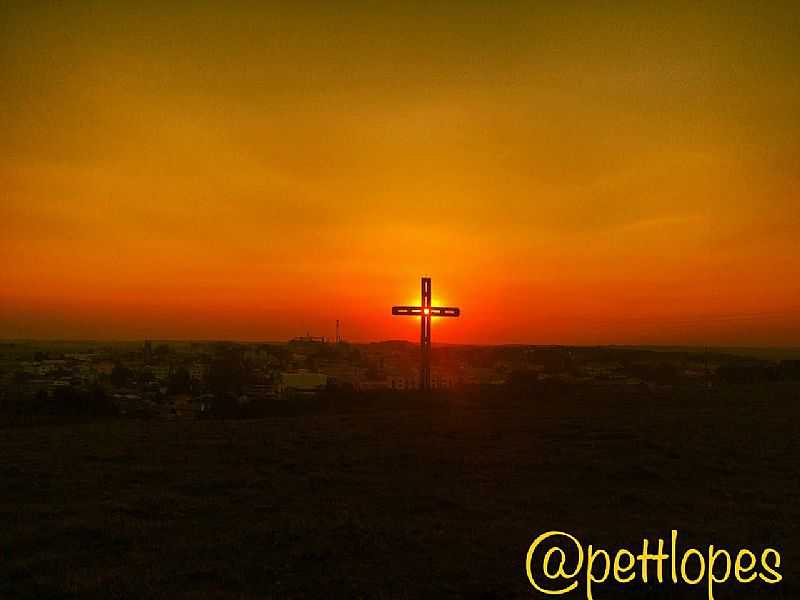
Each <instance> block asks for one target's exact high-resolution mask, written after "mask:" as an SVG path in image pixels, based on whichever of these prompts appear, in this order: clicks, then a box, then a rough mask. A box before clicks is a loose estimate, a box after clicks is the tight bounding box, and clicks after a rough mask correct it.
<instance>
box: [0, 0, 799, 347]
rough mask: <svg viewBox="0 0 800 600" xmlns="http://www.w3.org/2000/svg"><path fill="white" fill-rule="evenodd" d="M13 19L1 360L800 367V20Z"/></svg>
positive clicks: (49, 8)
mask: <svg viewBox="0 0 800 600" xmlns="http://www.w3.org/2000/svg"><path fill="white" fill-rule="evenodd" d="M450 4H451V3H445V2H425V3H421V2H410V3H404V4H403V5H402V6H394V7H387V6H377V5H373V4H364V3H361V2H355V1H351V2H341V3H335V4H329V3H317V2H298V3H293V4H292V5H291V6H282V5H280V4H278V3H251V2H230V3H225V5H224V6H223V5H222V4H220V3H214V2H197V3H193V5H192V7H191V9H190V8H187V6H186V5H185V4H183V3H177V2H161V3H134V2H112V1H109V2H91V1H89V2H82V3H79V4H78V3H76V4H68V3H62V4H44V3H41V4H39V3H37V4H35V5H32V4H31V3H23V2H17V1H11V2H7V3H4V5H3V7H2V8H0V128H1V129H2V131H3V132H4V134H3V136H2V139H0V222H2V223H3V234H2V235H1V236H0V251H2V253H3V257H4V259H3V263H2V266H0V337H2V338H5V339H9V338H16V339H19V338H36V339H48V338H49V339H54V338H60V339H69V338H73V339H75V338H82V339H98V338H100V339H144V338H154V339H240V340H244V341H248V340H286V339H289V338H291V337H294V336H296V335H302V334H305V333H306V332H307V331H308V332H310V333H311V334H313V335H327V336H331V335H332V332H333V327H334V322H335V319H341V320H342V323H343V327H344V330H343V332H344V336H345V337H346V338H347V339H350V340H353V341H366V340H376V339H398V338H400V339H407V340H411V341H413V340H415V339H417V338H418V335H419V333H418V331H419V327H418V322H417V321H416V320H415V319H398V318H392V316H391V314H390V307H391V306H392V305H394V304H403V303H408V304H411V303H415V302H416V301H417V299H418V289H419V277H420V275H422V274H428V275H431V276H432V278H433V296H434V303H439V304H447V305H454V306H459V307H461V309H462V317H461V318H459V319H449V320H445V319H438V320H436V321H435V323H434V325H433V340H434V343H439V342H443V343H447V342H453V343H475V344H494V343H535V344H564V345H573V344H630V345H640V344H659V345H679V346H680V345H711V346H763V347H792V346H794V347H797V346H798V345H800V278H798V277H797V275H798V274H800V246H798V239H800V142H799V141H798V140H800V111H798V110H797V107H798V106H800V71H798V69H797V68H796V57H797V56H798V54H799V53H800V38H798V36H797V31H799V30H800V12H799V11H797V9H796V3H790V2H776V3H770V4H769V5H763V4H759V3H755V2H753V3H736V5H735V6H732V5H731V4H732V3H722V2H719V3H718V2H711V3H703V5H702V6H700V5H699V4H697V3H689V2H678V1H669V2H663V3H659V4H658V5H657V6H651V7H644V6H643V4H642V3H634V2H617V3H591V4H582V3H572V2H566V3H559V4H558V5H556V4H553V5H549V6H546V5H545V4H544V3H538V4H537V5H533V3H517V2H511V3H507V4H503V6H494V5H493V6H489V5H487V4H485V3H478V2H470V1H468V2H462V3H459V4H458V6H456V7H454V6H452V5H450Z"/></svg>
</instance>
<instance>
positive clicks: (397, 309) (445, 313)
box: [392, 306, 461, 317]
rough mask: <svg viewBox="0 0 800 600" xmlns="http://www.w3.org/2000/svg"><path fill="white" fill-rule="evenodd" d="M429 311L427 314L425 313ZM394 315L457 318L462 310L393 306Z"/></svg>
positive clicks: (443, 307)
mask: <svg viewBox="0 0 800 600" xmlns="http://www.w3.org/2000/svg"><path fill="white" fill-rule="evenodd" d="M423 310H427V311H428V312H427V313H423V312H422V311H423ZM392 314H393V315H400V316H406V317H421V316H423V315H424V316H426V317H457V316H459V315H460V314H461V309H460V308H456V307H455V306H425V307H422V306H393V307H392Z"/></svg>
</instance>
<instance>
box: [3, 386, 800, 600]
mask: <svg viewBox="0 0 800 600" xmlns="http://www.w3.org/2000/svg"><path fill="white" fill-rule="evenodd" d="M279 413H281V414H279ZM798 417H800V388H799V387H798V386H790V385H774V386H770V385H764V386H759V387H757V388H753V387H747V386H737V387H731V388H726V389H715V390H710V391H709V390H703V389H700V388H697V389H682V390H672V391H663V392H646V391H641V390H622V389H608V390H605V389H601V388H571V389H564V390H560V391H553V390H549V391H542V392H540V393H536V392H528V393H526V394H516V395H515V394H511V393H507V394H506V395H504V396H501V395H499V394H491V395H490V394H486V395H483V396H478V395H443V396H434V397H431V398H428V399H422V398H418V397H415V396H411V395H409V396H406V397H403V396H393V397H387V398H379V397H370V396H354V397H352V398H341V399H335V398H333V399H328V400H318V401H304V402H303V403H302V404H301V405H300V406H298V407H297V408H295V409H288V408H286V407H285V406H284V407H283V409H282V410H281V409H280V407H276V415H275V416H273V417H270V418H264V419H259V420H249V421H245V420H241V421H221V420H208V421H203V420H198V421H134V420H114V421H105V422H96V423H89V424H62V425H59V424H50V425H41V424H40V425H27V426H21V427H20V426H18V427H14V428H4V429H0V486H1V487H0V526H1V528H0V551H1V554H0V597H4V598H5V597H7V598H17V597H20V598H42V597H45V598H50V597H57V598H73V597H74V598H112V597H116V598H128V597H141V598H184V597H185V598H192V597H195V598H256V597H276V598H284V597H288V598H291V597H294V598H304V597H321V598H330V597H337V598H356V597H370V598H372V597H376V598H420V597H423V598H444V597H468V598H503V597H528V598H536V597H539V598H543V597H544V596H541V595H538V594H537V593H536V592H534V590H533V589H532V588H531V587H530V585H529V583H528V581H527V577H526V575H525V554H526V551H527V549H528V546H529V545H530V543H531V542H532V540H533V539H534V537H535V536H536V535H538V534H539V533H542V532H544V531H548V530H553V529H556V530H558V529H560V530H563V531H568V532H572V533H573V534H575V535H576V536H577V537H578V538H580V539H581V540H582V541H583V542H584V544H585V545H588V544H589V543H594V544H595V545H597V546H602V547H604V548H607V549H609V550H612V551H613V550H616V549H617V548H618V547H620V546H622V545H624V546H626V547H629V548H631V549H632V550H638V549H640V548H641V540H642V538H643V537H645V536H647V537H649V538H650V539H651V543H655V541H656V539H657V538H658V537H662V538H665V539H667V540H668V539H669V535H670V530H671V529H673V528H674V529H678V530H679V531H680V534H681V542H682V543H683V544H686V545H688V544H690V543H691V544H692V545H695V546H698V547H701V548H706V547H707V546H708V545H709V544H715V545H716V546H718V547H724V548H727V549H730V550H733V551H734V552H735V551H736V550H738V549H739V548H742V547H748V548H750V549H752V550H754V551H756V552H757V554H759V555H760V552H761V550H762V549H763V548H764V547H766V546H772V547H775V548H777V549H778V550H780V552H781V555H782V559H783V561H782V564H781V569H780V570H781V573H782V574H783V576H784V580H783V582H782V583H781V584H778V585H775V586H766V585H758V584H751V585H748V586H744V585H741V584H738V583H736V582H734V581H729V582H728V583H726V584H721V585H718V586H717V587H716V588H715V597H717V598H742V599H747V598H753V597H762V595H763V597H766V598H796V597H800V579H798V577H799V576H800V569H798V561H800V551H799V550H800V545H798V538H799V537H800V536H799V535H798V533H799V532H798V523H800V477H798V465H800V419H798ZM595 590H596V594H595V597H597V598H627V597H630V598H642V597H656V598H672V597H687V598H698V599H700V598H706V597H707V592H706V588H705V585H704V584H701V585H698V586H694V587H690V586H685V585H683V586H681V587H679V588H674V587H672V586H667V585H665V586H652V587H650V588H643V587H633V586H631V587H628V588H627V589H626V591H625V592H621V591H616V590H614V589H612V588H611V587H610V586H609V585H597V586H596V588H595ZM562 597H563V596H562ZM568 597H574V598H581V597H585V594H584V592H583V587H582V586H581V588H579V590H578V591H577V592H575V593H574V594H573V595H571V596H568Z"/></svg>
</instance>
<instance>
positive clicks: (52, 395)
mask: <svg viewBox="0 0 800 600" xmlns="http://www.w3.org/2000/svg"><path fill="white" fill-rule="evenodd" d="M747 354H748V353H747V352H739V353H729V352H727V351H722V350H702V349H651V348H634V347H613V346H612V347H565V346H522V345H520V346H468V345H464V346H460V345H459V346H456V345H453V346H448V345H442V346H434V348H433V352H432V372H431V387H432V388H433V390H439V391H444V390H464V389H484V388H491V389H497V388H498V387H499V386H507V387H517V388H518V387H526V386H527V387H531V386H537V385H538V386H541V385H547V384H553V385H593V386H642V387H646V388H648V389H652V388H659V387H665V386H666V387H668V386H687V385H688V386H703V387H713V386H714V385H717V384H736V383H759V382H764V381H797V380H800V360H797V359H796V357H794V356H793V355H792V354H791V353H790V354H788V355H787V356H791V358H786V356H783V357H782V358H775V357H773V356H770V355H769V353H764V352H762V353H761V354H762V355H761V356H758V357H756V356H748V355H747ZM751 354H753V353H751ZM418 387H419V347H418V345H416V344H413V343H410V342H405V341H387V342H376V343H368V344H355V343H348V342H345V341H340V340H337V341H329V340H327V339H325V338H323V337H314V336H310V335H306V336H301V337H297V338H295V339H292V340H290V341H289V342H286V343H234V342H183V341H165V342H160V341H143V342H139V343H134V342H117V343H107V342H94V343H93V342H32V341H19V342H4V343H2V344H0V412H2V414H3V415H4V416H5V417H6V418H12V419H13V418H15V417H24V416H34V415H43V416H92V415H96V416H111V415H120V416H139V417H162V418H196V417H202V416H215V415H219V416H237V415H238V416H257V415H259V414H262V413H263V412H264V411H265V410H268V408H269V406H270V403H273V402H276V401H287V400H288V401H291V400H292V399H293V398H298V397H307V396H313V395H317V394H324V393H330V392H352V393H353V394H358V393H364V392H376V391H382V392H392V391H408V390H415V389H418Z"/></svg>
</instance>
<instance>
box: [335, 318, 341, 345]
mask: <svg viewBox="0 0 800 600" xmlns="http://www.w3.org/2000/svg"><path fill="white" fill-rule="evenodd" d="M341 341H342V338H341V337H339V319H336V343H337V344H338V343H339V342H341Z"/></svg>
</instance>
